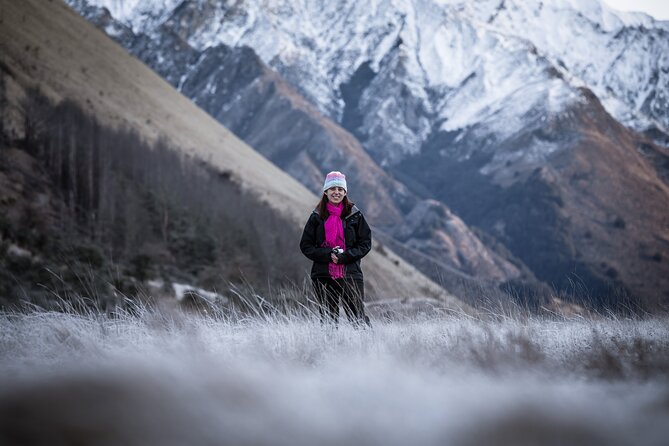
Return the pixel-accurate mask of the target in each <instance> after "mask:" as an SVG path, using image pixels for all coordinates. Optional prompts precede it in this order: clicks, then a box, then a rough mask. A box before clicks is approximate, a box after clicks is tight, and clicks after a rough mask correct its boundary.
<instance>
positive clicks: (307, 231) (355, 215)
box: [300, 206, 372, 280]
mask: <svg viewBox="0 0 669 446" xmlns="http://www.w3.org/2000/svg"><path fill="white" fill-rule="evenodd" d="M342 220H343V224H344V240H346V250H345V251H344V252H343V253H342V254H341V255H340V256H339V263H340V264H344V265H346V278H349V279H355V280H362V278H363V276H362V269H361V268H360V259H362V258H363V257H365V256H366V255H367V253H368V252H369V251H370V250H371V249H372V230H371V229H370V228H369V225H368V224H367V222H366V221H365V217H363V215H362V212H360V209H358V207H357V206H353V209H351V213H350V214H349V215H347V216H346V217H345V218H343V219H342ZM324 241H325V220H323V219H321V217H320V216H319V215H318V212H317V211H314V212H312V214H311V215H310V216H309V220H307V224H306V225H305V226H304V232H303V233H302V240H300V250H301V251H302V254H304V255H305V256H307V258H309V259H310V260H312V261H313V262H314V264H313V266H312V267H311V278H312V279H318V278H329V277H330V272H329V270H328V264H329V263H330V262H331V261H332V260H331V259H330V252H331V251H332V249H331V248H323V247H322V245H323V242H324Z"/></svg>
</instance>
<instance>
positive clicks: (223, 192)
mask: <svg viewBox="0 0 669 446" xmlns="http://www.w3.org/2000/svg"><path fill="white" fill-rule="evenodd" d="M4 97H5V95H4V94H3V95H2V110H3V115H5V114H6V113H7V112H8V111H9V110H10V106H9V104H7V103H6V101H5V100H4ZM18 108H19V112H20V113H21V116H22V121H23V122H22V127H23V128H22V129H21V130H22V131H21V132H18V133H20V136H18V137H17V136H16V135H15V133H17V132H16V131H9V130H7V129H6V127H7V126H6V125H4V123H3V129H5V130H3V131H2V139H1V144H0V306H8V305H13V304H17V303H19V302H20V301H21V300H23V299H29V300H31V301H32V302H34V303H37V304H39V305H48V304H49V302H52V301H53V300H54V296H55V295H57V296H60V297H61V298H65V299H68V298H71V297H73V296H77V297H79V296H84V297H93V298H96V300H97V301H99V302H98V304H99V305H102V306H103V307H106V306H110V305H111V306H115V305H117V304H119V303H120V302H123V300H124V298H125V296H136V295H137V294H138V293H139V294H142V293H141V290H142V288H143V287H144V286H145V283H146V281H147V280H150V279H162V280H163V281H164V282H165V283H166V284H168V285H166V286H169V283H170V282H172V281H176V282H185V283H189V284H193V285H198V286H201V287H204V288H207V289H223V288H225V287H226V286H227V285H228V284H230V283H246V284H251V285H253V286H254V287H256V288H260V289H262V288H263V287H264V286H265V284H266V283H268V282H271V283H273V284H274V285H275V286H279V285H281V284H282V283H285V282H287V281H295V280H301V279H302V276H303V267H304V264H303V263H301V262H302V259H301V258H299V257H297V256H287V257H281V261H280V262H279V261H277V260H276V259H277V256H276V253H280V252H285V251H287V250H288V249H289V245H290V247H292V241H293V240H296V239H297V238H298V236H299V235H298V234H294V233H293V232H295V230H294V228H293V227H292V226H294V225H287V224H285V222H282V221H281V219H280V217H278V216H277V215H276V214H275V213H274V212H270V211H269V210H268V209H267V208H266V206H264V205H263V204H262V203H260V202H259V200H258V199H257V198H256V197H254V196H250V195H249V194H246V193H243V192H242V191H240V189H239V187H238V186H237V185H236V184H234V183H233V182H232V181H231V180H230V177H229V174H227V173H226V172H222V171H216V170H214V169H213V168H212V167H210V166H208V165H205V164H204V163H202V162H196V161H194V160H193V159H191V158H189V157H187V156H185V155H180V154H178V153H177V152H175V151H173V150H172V149H171V148H170V147H169V145H168V144H167V143H166V142H164V141H158V142H157V143H156V144H148V143H146V142H144V141H142V140H141V138H140V137H139V136H138V135H137V134H135V133H133V132H130V131H126V130H124V129H112V128H109V127H105V126H103V125H101V124H100V123H99V122H98V121H96V120H95V119H94V118H92V117H90V116H88V115H87V114H86V113H85V112H84V111H83V110H82V109H81V108H80V107H78V106H77V105H75V104H74V103H72V102H67V101H66V102H62V103H60V104H52V103H51V102H49V101H48V100H47V99H46V98H45V97H44V96H43V95H41V94H40V93H39V92H37V91H30V92H28V94H27V95H26V98H25V99H24V101H23V102H22V103H21V104H20V106H19V107H18ZM12 133H14V134H12ZM165 291H169V290H167V289H166V290H165Z"/></svg>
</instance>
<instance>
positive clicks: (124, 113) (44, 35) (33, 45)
mask: <svg viewBox="0 0 669 446" xmlns="http://www.w3.org/2000/svg"><path fill="white" fill-rule="evenodd" d="M0 12H1V14H0V20H1V21H2V23H1V25H0V56H1V59H0V66H1V67H2V72H3V86H4V88H3V101H4V103H5V104H9V105H6V106H5V107H3V135H12V138H14V139H16V140H17V141H18V140H22V141H25V140H26V139H27V138H30V133H29V132H27V133H26V130H30V128H29V127H27V126H25V125H24V124H25V123H26V122H29V121H30V118H31V116H32V115H31V114H30V113H27V111H28V110H26V109H24V108H23V107H22V105H21V104H23V103H24V102H22V98H25V97H26V95H27V94H28V92H29V91H30V89H32V88H39V89H40V91H41V94H42V95H44V96H45V97H46V98H48V99H50V100H51V101H54V102H56V103H59V102H62V101H65V100H67V101H71V102H72V103H73V104H76V106H77V107H80V108H81V110H83V112H84V113H86V114H88V115H90V116H94V117H95V119H96V120H97V121H98V122H100V123H101V125H104V126H105V127H109V128H116V129H126V131H129V132H136V134H137V135H140V138H141V140H143V141H145V142H146V143H149V144H155V143H157V142H159V141H163V142H164V143H165V144H168V145H169V146H170V147H173V148H175V150H176V151H177V152H176V153H178V154H179V156H181V157H183V159H185V160H188V162H193V163H196V164H199V165H202V166H207V169H208V170H209V171H211V172H217V175H218V176H219V177H220V178H223V179H225V181H228V182H230V184H232V185H234V187H235V188H237V190H238V191H239V192H238V193H239V194H240V195H241V196H242V198H241V200H242V201H244V206H248V207H250V208H251V209H252V208H256V207H258V208H262V209H267V210H271V212H272V215H273V216H274V217H273V218H276V225H277V226H284V227H285V229H286V231H287V232H289V233H291V234H293V233H295V234H299V231H300V230H301V227H302V225H303V224H304V220H305V218H306V215H308V213H309V212H310V211H311V209H312V207H313V205H314V203H315V202H316V196H314V195H313V194H311V193H310V192H309V191H307V190H306V189H305V188H304V187H303V186H301V185H300V184H299V183H298V182H296V181H295V180H293V179H292V178H291V177H290V176H288V175H287V174H285V173H283V172H282V171H281V170H280V169H278V168H277V167H275V166H274V165H273V164H272V163H270V162H268V161H267V160H266V159H265V158H264V157H262V156H261V155H259V154H258V153H257V152H255V151H254V150H252V149H251V148H250V147H248V146H247V145H246V144H244V143H243V142H242V141H240V140H239V139H238V138H236V137H235V136H234V135H233V134H232V133H230V132H229V131H228V130H227V129H225V128H224V127H223V126H221V125H220V124H219V123H217V122H216V121H215V120H214V119H213V118H211V117H210V116H208V115H207V114H206V113H205V112H204V111H202V110H201V109H199V108H198V107H197V106H195V105H194V104H193V103H192V102H190V101H189V100H188V99H187V98H185V97H184V96H183V95H181V94H179V93H178V92H177V91H176V90H174V89H173V88H172V87H171V86H169V84H167V83H166V82H164V81H163V80H162V79H160V77H159V76H157V75H156V74H155V73H153V72H152V71H151V70H150V69H149V68H147V67H146V66H145V65H143V64H142V63H140V62H139V61H138V60H136V59H134V58H132V57H130V56H129V55H128V54H127V52H126V51H125V50H123V49H122V48H121V47H120V46H118V45H117V44H115V43H113V42H112V41H111V40H110V39H108V38H107V37H106V36H104V34H102V33H101V32H100V31H98V30H97V29H95V28H94V27H93V26H92V25H90V24H88V23H86V22H85V20H83V19H82V18H81V17H80V16H78V15H77V14H76V13H74V12H73V11H72V10H71V9H69V8H68V7H67V6H66V5H65V4H63V3H61V2H58V1H54V2H41V1H36V0H35V1H25V2H10V1H5V0H3V1H2V2H0ZM3 138H4V137H3ZM72 147H75V146H72ZM107 150H111V151H114V150H120V146H115V145H114V144H111V145H109V146H107ZM3 153H4V152H3ZM72 153H74V152H72ZM73 156H74V155H73ZM72 165H74V164H72ZM10 166H11V165H10ZM142 166H143V167H142V168H144V167H145V166H144V165H142ZM64 172H67V171H64ZM11 206H12V205H11V203H10V207H11ZM251 218H257V219H258V221H257V222H256V221H250V222H248V223H249V224H248V226H250V227H255V226H256V225H260V226H259V227H261V226H262V224H263V223H266V222H262V221H260V220H261V219H266V217H263V216H262V215H260V214H256V215H255V217H251ZM3 247H5V246H4V243H3ZM19 248H20V246H19ZM294 250H295V252H294V253H292V255H293V256H294V257H295V258H299V255H300V254H299V252H298V250H297V247H296V246H295V247H294ZM365 265H366V266H365V268H366V272H367V277H368V278H369V280H368V283H369V285H370V290H372V291H373V293H372V294H374V295H376V296H377V297H385V296H397V295H403V296H417V295H424V294H432V293H434V294H437V295H440V296H442V297H443V298H444V299H446V300H447V302H448V304H455V302H456V301H455V300H453V298H452V297H448V296H446V295H445V293H444V292H443V290H441V289H440V288H439V287H437V286H436V285H435V284H434V283H433V282H431V281H429V280H428V279H426V278H425V277H424V276H423V275H422V274H420V273H418V272H417V271H416V270H415V269H414V268H412V267H410V266H409V265H408V264H406V262H403V261H401V260H400V259H398V258H397V257H396V256H395V255H394V254H393V253H392V252H391V251H389V250H387V249H386V250H383V252H381V251H379V250H378V248H377V249H375V250H374V251H373V253H371V254H370V256H369V259H368V261H367V262H366V264H365ZM304 266H305V267H306V262H304ZM449 299H450V300H449Z"/></svg>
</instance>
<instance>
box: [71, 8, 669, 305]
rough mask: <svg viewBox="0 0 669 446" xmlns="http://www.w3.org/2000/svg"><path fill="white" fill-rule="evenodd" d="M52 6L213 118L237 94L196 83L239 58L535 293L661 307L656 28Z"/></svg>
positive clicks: (662, 193)
mask: <svg viewBox="0 0 669 446" xmlns="http://www.w3.org/2000/svg"><path fill="white" fill-rule="evenodd" d="M69 3H70V4H71V5H72V6H73V7H75V9H77V10H78V11H80V12H81V13H82V14H83V15H85V16H87V17H89V18H94V17H98V19H99V18H100V13H99V11H100V10H99V9H96V10H94V8H90V7H91V6H94V7H104V8H107V10H108V11H109V14H110V17H111V18H113V20H111V19H110V20H107V21H106V22H104V21H103V22H104V23H106V25H104V23H103V22H101V21H99V20H98V25H99V26H101V25H102V27H103V28H104V29H105V31H106V32H107V33H108V34H110V35H111V36H113V37H114V38H116V39H117V40H119V41H121V42H122V43H123V44H124V45H125V46H126V47H127V48H129V49H130V51H131V52H133V53H134V54H136V55H138V56H139V57H141V58H142V59H143V60H145V61H146V62H147V63H149V64H150V65H151V66H152V67H153V68H154V69H156V70H157V71H158V72H159V73H161V75H163V77H165V78H167V79H168V80H170V82H172V83H173V84H174V85H176V86H177V87H179V88H181V89H182V91H183V92H184V93H185V94H187V95H188V96H190V97H192V98H193V99H194V100H195V101H196V102H197V103H198V104H201V105H202V106H204V107H205V109H207V111H208V112H209V113H210V114H212V116H219V115H221V116H223V115H225V113H223V112H224V111H225V109H226V108H229V107H233V108H234V107H242V108H243V107H248V104H247V103H246V102H247V101H246V98H247V96H244V95H243V94H241V93H240V92H237V96H235V94H232V93H230V94H229V95H228V96H227V97H228V98H230V99H228V100H226V101H223V102H221V101H218V102H217V101H215V100H212V99H208V98H217V97H218V98H219V99H220V98H221V97H222V96H221V95H222V93H220V90H218V89H217V88H219V86H220V85H221V83H220V79H223V78H225V76H226V73H224V72H220V73H219V74H217V75H216V76H213V77H210V78H208V79H209V80H210V81H207V82H204V83H203V82H202V81H201V79H200V81H199V82H195V83H194V80H193V79H194V77H195V73H201V72H202V71H203V67H205V66H210V65H211V64H212V63H214V60H212V58H211V57H210V54H212V53H213V52H215V51H216V49H217V48H219V46H220V45H225V46H226V47H237V48H239V47H243V46H247V47H250V48H252V49H253V51H254V52H255V53H256V54H257V55H258V56H259V57H260V59H261V60H262V61H263V62H264V63H266V64H267V65H268V66H270V67H271V68H273V69H274V70H276V71H277V72H278V73H279V74H280V75H281V77H282V78H283V79H284V80H285V81H287V82H288V83H289V84H290V85H291V88H293V89H295V90H296V91H297V92H298V93H299V94H301V95H302V96H303V97H305V98H306V99H307V100H308V101H309V102H311V103H312V104H314V105H315V106H316V107H317V108H318V110H320V112H322V113H323V114H325V115H326V116H327V117H329V118H331V119H332V120H333V121H335V122H337V123H339V124H340V125H341V126H342V127H344V128H345V129H346V130H348V131H349V132H350V133H351V134H352V135H354V136H355V138H357V140H358V141H359V142H360V144H361V146H362V147H363V148H364V149H365V151H366V152H367V153H368V154H369V155H371V157H372V158H373V159H374V160H375V161H376V162H377V163H378V164H379V165H380V166H382V167H383V168H384V169H385V171H386V173H385V174H384V175H386V174H390V175H391V176H392V177H394V178H395V179H397V180H399V182H400V183H402V185H405V186H407V187H408V188H409V189H410V190H411V193H413V194H415V195H416V196H417V197H418V198H419V199H437V200H439V201H441V202H442V203H445V204H446V205H448V206H449V207H450V208H452V209H453V210H455V211H456V212H457V213H458V214H459V215H460V216H462V217H463V218H464V220H465V221H466V222H467V223H468V224H473V225H475V226H478V227H480V228H483V229H484V230H485V231H486V232H488V233H489V234H492V235H493V236H494V237H495V238H497V239H498V240H499V241H501V242H502V243H503V244H504V245H505V246H506V247H507V248H508V249H510V250H511V252H512V253H513V254H514V255H516V256H518V257H520V259H521V260H522V261H523V262H525V263H526V264H528V265H529V266H530V268H531V269H532V270H533V271H534V273H536V274H537V275H538V276H539V277H540V278H541V279H543V280H545V281H547V282H548V283H551V284H558V286H560V285H559V284H567V285H569V283H571V281H572V280H573V277H569V276H573V275H576V276H577V277H578V280H579V281H582V282H583V283H584V284H585V287H586V288H587V291H586V293H585V294H588V293H594V294H600V295H605V294H606V295H608V294H610V293H609V291H610V289H612V288H616V289H618V288H622V289H624V290H626V291H630V290H631V291H632V294H638V295H642V296H644V298H645V299H647V300H650V301H653V300H654V301H657V300H658V297H659V300H660V301H661V300H663V299H669V282H667V280H665V279H662V277H665V276H668V277H669V275H667V274H665V273H666V272H667V271H666V270H667V266H666V262H664V263H663V262H662V260H661V259H662V258H664V256H666V257H669V244H665V240H669V236H668V235H667V234H666V231H667V229H666V228H667V215H666V211H663V210H662V209H667V208H669V191H667V183H666V178H667V177H669V172H668V169H667V167H666V166H667V165H669V162H668V160H669V151H667V148H666V143H667V142H669V138H668V137H667V126H668V122H669V111H668V107H667V105H666V104H667V96H666V95H667V91H669V85H668V82H669V78H668V73H669V59H667V57H668V56H667V54H669V38H667V36H668V25H667V23H666V22H658V21H655V20H653V19H652V18H650V17H648V16H645V15H642V14H623V13H618V12H615V11H613V10H610V9H608V8H606V7H605V6H604V5H603V4H601V3H600V2H599V1H597V0H587V1H586V0H582V1H566V0H549V1H544V2H538V1H534V2H521V1H501V0H484V1H479V2H465V1H439V0H390V1H383V2H380V1H378V2H356V1H348V0H340V1H332V2H318V1H315V2H313V1H309V2H307V1H298V0H284V1H273V2H269V4H268V3H267V2H256V1H237V2H224V1H206V0H202V1H197V2H196V1H189V0H184V1H151V2H137V1H109V0H89V1H86V0H69ZM96 11H97V12H96ZM126 34H127V35H128V36H129V37H128V39H127V40H125V41H124V35H126ZM219 71H225V70H219ZM216 79H218V81H217V80H216ZM253 82H256V81H253ZM193 85H197V88H193ZM249 85H251V84H249ZM253 85H255V84H253ZM189 86H190V90H189ZM205 102H207V103H208V105H205V104H204V103H205ZM602 106H603V107H602ZM244 110H247V109H244ZM263 110H264V111H266V109H263ZM247 112H248V113H251V114H252V113H253V111H252V110H251V111H247ZM256 112H260V109H257V110H256ZM220 119H224V118H220ZM222 122H224V121H222ZM224 123H225V122H224ZM620 123H622V124H623V125H624V126H626V128H625V127H623V126H621V125H620ZM226 125H227V124H226ZM299 128H300V126H296V127H295V128H294V129H291V131H294V132H296V133H299ZM233 131H235V132H237V130H235V129H233ZM285 133H286V129H285V128H284V129H283V134H285ZM644 133H645V134H646V135H647V136H648V137H650V138H652V139H654V141H655V143H653V141H652V140H651V139H649V138H648V137H646V136H644ZM300 136H304V135H303V134H300ZM658 142H659V143H660V145H657V144H656V143H658ZM662 144H665V147H663V146H662ZM253 145H254V146H256V145H255V144H253ZM259 150H260V151H261V152H263V153H265V152H264V151H263V150H262V149H259ZM266 156H267V155H266ZM318 156H319V155H318V154H315V153H311V154H306V155H305V154H304V153H301V154H300V157H301V158H300V159H301V160H302V163H301V164H300V166H301V167H300V169H301V170H302V171H305V170H304V169H302V168H303V167H306V168H307V169H306V171H307V172H308V171H309V169H312V170H313V168H314V166H316V167H317V168H316V170H318V168H321V167H318V166H319V165H318V163H317V162H315V157H318ZM321 156H322V155H321ZM284 168H285V167H284ZM300 169H297V168H295V167H293V170H291V168H287V170H288V171H290V172H291V173H292V174H293V175H300V174H299V173H296V172H297V171H298V170H300ZM363 173H364V171H363ZM301 175H305V174H304V173H301ZM303 181H304V179H303ZM384 181H389V180H384ZM386 184H390V183H388V182H386ZM585 184H589V185H590V187H585V186H584V185H585ZM623 185H624V187H623ZM621 187H622V189H620V188H621ZM399 189H401V188H398V190H399ZM615 194H623V198H624V199H618V198H621V197H619V196H616V195H615ZM409 195H410V194H409ZM409 195H404V197H407V196H409ZM395 199H396V200H397V197H396V198H395ZM399 201H403V202H404V203H405V204H406V203H409V202H411V203H413V204H412V205H411V206H409V207H402V206H400V211H401V212H403V213H404V214H405V216H406V217H409V216H411V215H412V216H414V217H415V216H417V215H421V216H422V217H421V218H428V216H429V218H430V219H431V218H432V216H433V215H434V214H433V213H432V212H428V213H425V212H422V211H421V209H433V204H428V202H417V201H416V200H414V199H411V200H407V199H405V198H403V199H400V200H399ZM642 202H646V203H648V204H647V205H645V206H639V203H642ZM417 205H420V206H418V207H415V206H417ZM657 209H660V211H657ZM414 210H415V212H413V211H414ZM437 214H439V213H437ZM583 216H584V217H583ZM620 221H623V222H624V223H622V224H621V223H620ZM616 222H617V223H616ZM413 223H414V224H411V223H410V224H409V225H408V226H406V227H404V228H402V229H401V230H398V231H397V232H396V233H395V234H394V235H395V236H396V237H398V238H403V237H404V236H405V235H406V234H405V229H406V228H409V227H414V228H420V227H422V225H421V224H418V225H416V224H415V222H413ZM621 225H622V229H624V230H625V233H624V234H621V233H620V231H619V230H620V229H621ZM434 240H435V239H434V238H433V239H431V241H429V242H427V243H423V242H420V243H416V242H415V241H413V242H410V243H409V245H411V246H418V245H421V246H423V247H429V249H428V250H433V249H434V247H435V244H434V243H433V242H434ZM426 249H427V248H426ZM629 249H632V250H634V251H635V252H636V251H638V252H639V254H638V256H629V255H626V254H625V253H626V252H627V251H628V250H629ZM648 259H660V261H655V260H653V261H652V262H651V263H648V262H649V260H648ZM653 262H654V263H653ZM651 284H652V285H651Z"/></svg>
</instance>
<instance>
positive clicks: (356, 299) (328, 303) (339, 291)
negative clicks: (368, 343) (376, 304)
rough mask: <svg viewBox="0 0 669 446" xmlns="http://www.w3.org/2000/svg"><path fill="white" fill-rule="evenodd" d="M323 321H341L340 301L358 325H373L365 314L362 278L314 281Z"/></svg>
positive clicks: (349, 316) (347, 315)
mask: <svg viewBox="0 0 669 446" xmlns="http://www.w3.org/2000/svg"><path fill="white" fill-rule="evenodd" d="M312 283H313V285H314V291H315V293H316V299H317V301H318V310H319V313H320V315H321V322H322V323H330V322H333V323H335V324H337V322H338V321H339V302H340V301H341V303H342V306H343V307H344V312H345V313H346V317H347V318H348V320H349V321H350V322H351V323H352V324H353V325H354V326H356V327H358V326H363V325H366V326H368V327H371V324H370V322H369V318H368V317H367V316H366V315H365V306H364V304H363V301H364V300H365V285H364V283H363V281H362V280H352V279H337V280H334V279H314V280H313V281H312Z"/></svg>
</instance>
